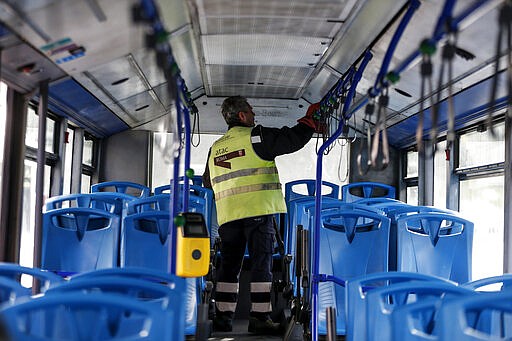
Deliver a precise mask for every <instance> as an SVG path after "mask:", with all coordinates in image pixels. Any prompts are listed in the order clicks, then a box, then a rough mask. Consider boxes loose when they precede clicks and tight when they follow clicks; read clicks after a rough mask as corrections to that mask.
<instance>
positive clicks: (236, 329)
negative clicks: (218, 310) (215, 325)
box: [208, 319, 283, 341]
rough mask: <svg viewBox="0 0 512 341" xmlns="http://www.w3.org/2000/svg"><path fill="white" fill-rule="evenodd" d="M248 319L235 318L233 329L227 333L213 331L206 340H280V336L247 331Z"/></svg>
mask: <svg viewBox="0 0 512 341" xmlns="http://www.w3.org/2000/svg"><path fill="white" fill-rule="evenodd" d="M248 324H249V321H248V320H237V319H235V320H234V321H233V331H231V332H229V333H225V332H213V333H212V335H211V337H210V338H209V339H208V340H212V341H231V340H234V341H239V340H240V341H245V340H282V339H283V338H282V337H281V336H270V335H255V334H251V333H249V332H247V325H248Z"/></svg>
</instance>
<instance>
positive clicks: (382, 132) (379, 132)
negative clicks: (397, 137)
mask: <svg viewBox="0 0 512 341" xmlns="http://www.w3.org/2000/svg"><path fill="white" fill-rule="evenodd" d="M388 104H389V96H388V88H387V87H385V88H384V89H383V91H382V95H380V97H379V108H378V110H377V122H376V124H375V132H374V133H373V142H372V151H371V154H370V162H371V164H370V165H371V167H372V168H373V169H376V170H384V169H386V167H387V166H388V165H389V143H388V132H387V122H386V108H387V106H388ZM381 136H382V161H381V162H380V164H378V162H377V158H378V156H379V151H380V149H379V146H380V139H381Z"/></svg>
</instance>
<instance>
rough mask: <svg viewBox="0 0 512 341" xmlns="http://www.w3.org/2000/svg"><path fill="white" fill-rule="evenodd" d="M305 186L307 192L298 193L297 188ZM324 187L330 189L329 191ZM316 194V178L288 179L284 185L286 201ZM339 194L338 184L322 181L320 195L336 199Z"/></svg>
mask: <svg viewBox="0 0 512 341" xmlns="http://www.w3.org/2000/svg"><path fill="white" fill-rule="evenodd" d="M304 186H306V191H307V194H303V193H300V192H299V191H298V190H299V189H300V188H303V187H304ZM326 189H330V191H329V192H327V191H326ZM315 194H316V180H314V179H304V180H295V181H290V182H288V183H286V184H285V185H284V199H285V201H286V202H289V201H290V200H294V199H297V198H303V197H314V196H315ZM339 195H340V186H338V185H336V184H333V183H331V182H327V181H322V196H326V197H330V198H334V199H338V198H339Z"/></svg>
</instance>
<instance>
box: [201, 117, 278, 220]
mask: <svg viewBox="0 0 512 341" xmlns="http://www.w3.org/2000/svg"><path fill="white" fill-rule="evenodd" d="M251 130H252V128H251V127H233V128H231V129H229V131H228V132H227V133H226V134H225V135H224V136H223V137H221V138H220V139H219V140H217V141H216V142H215V143H214V144H213V146H212V149H211V154H210V158H209V160H208V167H209V169H210V177H211V179H212V185H213V191H214V192H215V203H216V205H217V220H218V223H219V224H220V225H222V224H224V223H226V222H229V221H233V220H238V219H243V218H248V217H254V216H260V215H267V214H274V213H284V212H286V205H285V202H284V198H283V193H282V191H281V183H280V182H279V174H278V172H277V168H276V165H275V162H274V161H267V160H263V159H261V158H260V157H259V156H258V155H257V154H256V153H255V152H254V149H253V147H252V142H251Z"/></svg>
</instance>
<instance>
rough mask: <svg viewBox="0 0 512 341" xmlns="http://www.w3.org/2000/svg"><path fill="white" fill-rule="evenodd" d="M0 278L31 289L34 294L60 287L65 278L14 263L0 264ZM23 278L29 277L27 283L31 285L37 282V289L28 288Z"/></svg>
mask: <svg viewBox="0 0 512 341" xmlns="http://www.w3.org/2000/svg"><path fill="white" fill-rule="evenodd" d="M0 277H5V278H8V279H12V280H15V281H16V282H18V283H20V284H22V285H23V286H24V287H26V288H28V289H30V292H32V293H33V294H39V293H42V292H45V291H46V290H48V288H50V287H51V286H53V285H58V284H59V283H61V282H62V281H63V278H62V277H60V276H59V275H56V274H54V273H53V272H50V271H46V270H42V269H39V268H29V267H26V266H21V265H19V264H14V263H0ZM23 277H27V279H28V281H27V283H30V285H32V284H34V282H36V284H37V285H36V287H32V286H26V284H25V283H22V282H25V281H24V280H23Z"/></svg>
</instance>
